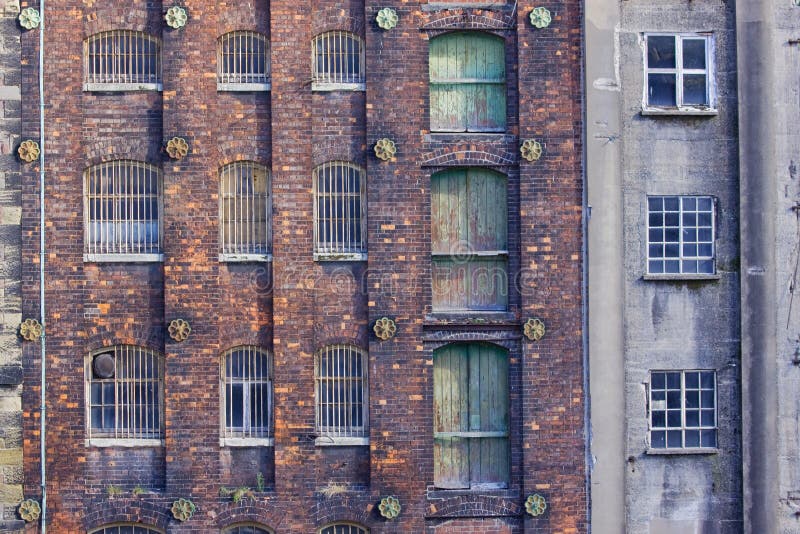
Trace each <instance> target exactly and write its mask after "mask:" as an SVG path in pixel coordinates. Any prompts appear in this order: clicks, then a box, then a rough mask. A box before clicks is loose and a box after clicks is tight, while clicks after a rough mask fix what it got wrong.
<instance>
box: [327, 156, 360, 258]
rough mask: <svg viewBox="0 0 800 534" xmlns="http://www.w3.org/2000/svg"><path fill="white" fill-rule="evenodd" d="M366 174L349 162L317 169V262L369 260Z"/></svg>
mask: <svg viewBox="0 0 800 534" xmlns="http://www.w3.org/2000/svg"><path fill="white" fill-rule="evenodd" d="M366 182H367V180H366V173H365V172H364V169H362V168H361V167H358V166H356V165H353V164H352V163H348V162H345V161H330V162H328V163H324V164H322V165H320V166H318V167H317V168H316V169H314V221H315V224H314V254H315V259H334V258H335V259H348V260H352V259H366V251H367V246H366V234H367V232H366V222H367V221H366V213H367V206H366V196H367V195H366V190H367V183H366Z"/></svg>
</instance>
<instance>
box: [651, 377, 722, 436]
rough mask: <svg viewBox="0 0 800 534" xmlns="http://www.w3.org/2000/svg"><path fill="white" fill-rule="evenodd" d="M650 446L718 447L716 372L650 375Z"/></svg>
mask: <svg viewBox="0 0 800 534" xmlns="http://www.w3.org/2000/svg"><path fill="white" fill-rule="evenodd" d="M649 415H650V447H651V448H653V449H685V448H695V447H708V448H716V447H717V383H716V374H715V373H714V371H651V372H650V414H649Z"/></svg>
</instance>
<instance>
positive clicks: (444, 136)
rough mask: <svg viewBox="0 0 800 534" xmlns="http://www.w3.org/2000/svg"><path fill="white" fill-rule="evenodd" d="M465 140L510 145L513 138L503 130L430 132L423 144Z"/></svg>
mask: <svg viewBox="0 0 800 534" xmlns="http://www.w3.org/2000/svg"><path fill="white" fill-rule="evenodd" d="M465 139H469V140H470V141H494V142H503V143H510V142H512V141H513V140H514V139H515V137H514V136H511V135H506V133H505V130H496V131H495V130H486V131H482V132H466V131H461V132H456V131H452V132H443V131H437V132H431V133H428V134H425V137H424V140H425V142H428V143H431V142H439V143H441V142H459V141H464V140H465Z"/></svg>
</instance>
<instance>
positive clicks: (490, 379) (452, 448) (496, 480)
mask: <svg viewBox="0 0 800 534" xmlns="http://www.w3.org/2000/svg"><path fill="white" fill-rule="evenodd" d="M433 403H434V404H433V418H434V427H433V438H434V447H433V461H434V472H433V477H434V484H435V485H436V487H439V488H447V489H462V488H470V489H476V488H498V487H506V486H507V485H508V477H509V450H508V426H509V424H508V418H509V411H508V353H507V352H506V351H505V350H504V349H502V348H500V347H496V346H494V345H489V344H484V343H470V344H453V345H446V346H445V347H442V348H440V349H438V350H436V351H435V352H434V354H433Z"/></svg>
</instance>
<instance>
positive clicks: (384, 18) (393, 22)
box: [375, 7, 400, 30]
mask: <svg viewBox="0 0 800 534" xmlns="http://www.w3.org/2000/svg"><path fill="white" fill-rule="evenodd" d="M375 20H376V21H377V22H378V26H379V27H380V28H382V29H384V30H391V29H392V28H394V27H395V26H397V21H398V20H400V18H399V17H398V16H397V11H395V10H394V9H392V8H391V7H384V8H383V9H381V10H380V11H378V15H377V16H376V17H375Z"/></svg>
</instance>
